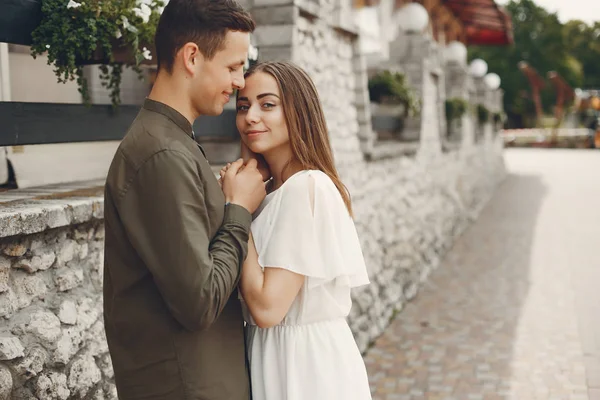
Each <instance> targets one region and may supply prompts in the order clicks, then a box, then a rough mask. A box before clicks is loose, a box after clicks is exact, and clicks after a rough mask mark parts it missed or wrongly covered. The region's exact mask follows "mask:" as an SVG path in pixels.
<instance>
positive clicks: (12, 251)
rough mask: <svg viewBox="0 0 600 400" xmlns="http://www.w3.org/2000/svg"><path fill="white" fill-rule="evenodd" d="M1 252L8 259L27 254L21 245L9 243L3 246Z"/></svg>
mask: <svg viewBox="0 0 600 400" xmlns="http://www.w3.org/2000/svg"><path fill="white" fill-rule="evenodd" d="M2 252H3V253H4V254H5V255H7V256H10V257H21V256H22V255H23V254H25V253H26V252H27V247H26V246H25V245H24V244H22V243H9V244H7V245H6V246H4V248H3V249H2Z"/></svg>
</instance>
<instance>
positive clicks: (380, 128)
mask: <svg viewBox="0 0 600 400" xmlns="http://www.w3.org/2000/svg"><path fill="white" fill-rule="evenodd" d="M369 98H370V100H371V102H373V103H375V104H377V107H376V109H374V112H373V118H372V124H373V129H374V130H375V131H377V132H378V133H380V137H381V136H382V134H383V136H386V135H387V136H393V135H396V134H399V133H400V132H402V130H403V128H404V121H405V120H406V119H407V117H412V116H415V115H417V114H418V113H419V112H420V101H419V99H418V98H417V96H416V95H415V93H414V90H413V89H412V88H411V87H410V86H409V85H408V83H407V82H406V77H405V76H404V74H402V73H400V72H391V71H387V70H386V71H382V72H379V73H378V74H376V75H374V76H373V77H371V79H369Z"/></svg>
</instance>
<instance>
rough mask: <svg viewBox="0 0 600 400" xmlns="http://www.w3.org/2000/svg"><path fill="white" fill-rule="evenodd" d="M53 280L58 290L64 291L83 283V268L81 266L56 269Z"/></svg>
mask: <svg viewBox="0 0 600 400" xmlns="http://www.w3.org/2000/svg"><path fill="white" fill-rule="evenodd" d="M54 282H55V283H56V286H57V287H58V290H59V291H60V292H66V291H67V290H71V289H74V288H76V287H77V286H79V285H81V284H82V283H83V270H82V269H81V268H61V269H60V270H58V271H56V275H55V276H54Z"/></svg>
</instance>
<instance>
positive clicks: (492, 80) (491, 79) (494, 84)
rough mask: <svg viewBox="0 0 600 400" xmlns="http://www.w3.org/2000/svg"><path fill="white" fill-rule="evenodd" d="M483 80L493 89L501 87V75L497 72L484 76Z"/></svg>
mask: <svg viewBox="0 0 600 400" xmlns="http://www.w3.org/2000/svg"><path fill="white" fill-rule="evenodd" d="M483 81H484V82H485V84H486V85H487V86H488V87H489V88H490V89H492V90H496V89H498V88H499V87H500V82H501V80H500V77H499V76H498V74H495V73H493V72H492V73H490V74H487V75H486V76H485V77H484V78H483Z"/></svg>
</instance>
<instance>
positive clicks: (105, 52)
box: [31, 0, 168, 106]
mask: <svg viewBox="0 0 600 400" xmlns="http://www.w3.org/2000/svg"><path fill="white" fill-rule="evenodd" d="M167 3H168V0H119V1H114V0H84V1H81V2H76V1H74V0H42V21H41V23H40V25H38V27H37V28H36V29H35V30H34V31H33V32H32V35H31V36H32V40H33V43H32V46H31V55H32V56H33V57H34V58H36V57H37V56H38V55H41V54H47V56H48V65H52V66H53V67H54V73H55V74H56V76H57V78H58V82H61V83H64V82H68V81H73V80H76V81H77V83H78V86H79V92H80V93H81V95H82V97H83V100H84V102H85V103H86V104H89V102H90V95H89V90H88V82H87V80H86V78H85V77H84V74H83V67H84V65H87V64H101V68H100V70H101V75H100V80H101V83H102V85H103V86H104V87H106V88H107V89H108V90H109V92H110V98H111V101H112V103H113V105H115V106H116V105H118V104H119V103H120V102H121V100H120V84H121V74H122V72H123V66H124V65H127V66H130V67H132V68H133V69H134V70H135V71H137V72H138V74H139V76H140V78H141V77H142V75H141V69H140V65H141V64H142V63H144V62H149V61H150V60H152V54H151V50H150V49H151V44H152V43H153V42H154V33H155V32H156V26H157V25H158V20H159V18H160V15H161V13H162V10H163V9H164V7H165V6H166V4H167Z"/></svg>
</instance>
